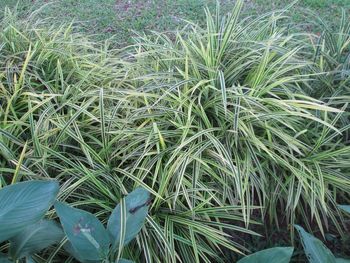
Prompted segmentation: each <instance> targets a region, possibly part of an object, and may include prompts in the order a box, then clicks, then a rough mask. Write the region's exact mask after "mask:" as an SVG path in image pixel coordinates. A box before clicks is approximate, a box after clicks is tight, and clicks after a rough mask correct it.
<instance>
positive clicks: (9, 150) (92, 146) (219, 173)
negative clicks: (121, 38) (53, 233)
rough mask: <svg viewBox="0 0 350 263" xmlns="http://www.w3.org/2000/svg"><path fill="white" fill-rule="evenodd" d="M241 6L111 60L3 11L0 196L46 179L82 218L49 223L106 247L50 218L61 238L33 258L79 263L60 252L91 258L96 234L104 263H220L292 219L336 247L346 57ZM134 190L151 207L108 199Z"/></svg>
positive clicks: (344, 162) (344, 147) (77, 38)
mask: <svg viewBox="0 0 350 263" xmlns="http://www.w3.org/2000/svg"><path fill="white" fill-rule="evenodd" d="M241 9H242V3H241V2H238V3H237V5H236V6H235V8H234V9H233V10H232V13H231V14H230V15H227V16H223V15H220V14H219V10H218V11H217V13H216V14H215V15H213V14H211V13H210V12H209V11H208V10H207V11H206V13H205V14H206V25H204V26H198V25H194V24H192V23H190V22H189V23H186V26H185V27H184V28H183V29H181V30H179V32H177V33H170V34H160V33H156V34H154V35H150V36H147V37H140V38H138V39H137V43H135V45H132V46H129V47H127V48H125V49H123V50H114V49H111V48H110V46H108V43H107V44H100V43H94V42H92V41H89V40H87V39H86V38H84V37H83V36H82V35H80V34H78V33H75V31H74V30H73V28H72V27H71V26H68V27H66V26H60V27H58V28H57V27H50V26H48V24H47V23H46V22H45V21H42V20H37V19H36V18H35V15H31V16H30V17H28V20H26V21H25V22H23V21H21V20H20V19H17V17H16V16H14V15H13V14H12V13H11V12H10V11H9V10H7V11H6V15H5V17H4V19H3V21H2V23H1V26H0V27H1V33H0V42H1V43H2V45H1V48H0V105H1V106H0V149H1V151H0V156H1V157H0V184H1V185H7V184H9V183H10V181H11V179H12V178H13V180H12V181H13V182H17V181H20V180H22V179H23V180H33V179H35V178H37V179H38V178H45V179H48V178H56V179H57V180H58V181H60V183H61V185H62V187H61V188H62V190H61V192H60V195H59V200H61V201H65V202H67V203H68V204H70V205H71V206H72V207H79V208H80V207H81V208H83V209H84V211H86V212H82V211H81V210H76V209H75V208H68V207H65V206H64V207H63V210H65V209H66V210H69V211H73V212H71V213H63V214H64V217H68V216H69V215H70V214H72V215H73V214H75V213H77V211H78V212H79V213H78V214H80V213H83V218H85V217H88V218H90V219H91V220H92V221H91V222H93V224H96V225H97V228H98V229H99V230H101V231H102V232H103V234H104V235H106V237H101V238H97V237H95V236H93V235H91V236H89V235H87V236H84V239H82V240H80V239H79V240H78V241H74V240H75V239H78V236H79V237H81V235H80V234H82V233H81V232H79V235H77V236H73V237H72V233H71V232H72V231H73V230H72V229H73V228H72V225H73V226H75V225H77V223H79V219H80V218H79V216H77V217H76V219H75V220H74V222H73V221H69V220H65V219H62V218H61V219H62V223H63V225H66V226H65V232H66V233H67V236H68V239H69V241H67V242H66V244H65V245H63V244H62V243H61V244H60V246H58V247H57V248H54V249H52V248H50V249H47V250H45V252H42V254H40V256H38V258H39V259H40V260H39V261H45V260H47V261H48V262H55V261H57V262H63V261H64V260H65V259H66V257H67V256H68V255H67V254H69V253H64V252H62V250H61V249H60V248H61V247H63V246H64V247H65V249H66V250H68V251H69V252H70V253H71V254H72V255H73V256H74V257H76V258H78V259H81V261H86V260H84V258H81V254H79V251H77V248H76V247H77V245H76V244H75V242H83V241H84V242H85V241H86V242H87V241H88V242H89V243H90V245H88V246H89V247H91V249H90V250H89V252H91V253H92V254H93V255H94V256H93V257H91V258H94V259H97V260H100V259H101V258H102V257H100V255H99V253H98V249H96V248H97V247H98V246H100V244H99V243H100V241H101V242H102V245H103V246H105V247H107V243H108V242H105V240H107V239H108V237H107V236H108V234H106V232H107V230H105V229H104V227H103V225H102V224H106V223H107V222H108V223H107V227H108V230H109V231H110V232H111V233H109V237H113V239H112V240H110V241H111V243H113V247H114V248H115V249H114V251H108V253H107V254H108V257H109V259H110V260H112V262H113V261H116V260H118V259H119V258H120V257H125V258H130V259H132V260H134V261H136V262H138V261H145V262H166V263H168V262H179V261H182V262H196V263H198V262H218V263H222V262H229V261H233V262H234V261H235V260H237V258H238V255H240V254H242V253H246V252H248V249H247V247H248V245H247V242H248V241H247V240H249V239H250V238H251V236H254V235H255V236H256V235H259V233H256V232H254V231H253V230H255V231H259V232H260V229H262V230H261V232H260V233H264V235H268V234H269V233H268V232H269V229H272V230H273V231H274V230H275V229H277V228H283V230H284V231H285V232H287V231H288V229H287V227H286V226H287V225H288V224H294V223H298V222H305V224H306V225H312V226H314V227H315V228H317V229H318V230H320V231H321V234H325V231H326V229H332V230H333V229H335V231H336V232H338V233H340V234H342V232H343V229H344V228H343V225H344V221H343V214H342V213H341V212H340V210H339V208H338V205H337V201H338V200H339V201H342V202H343V203H347V199H348V195H347V193H349V190H350V178H349V176H348V174H349V171H350V169H349V164H350V162H349V158H350V148H349V145H348V138H349V137H348V129H349V127H350V125H349V122H348V112H347V110H348V109H347V105H346V101H347V95H346V94H347V93H344V94H345V95H344V96H343V95H342V94H343V93H342V92H347V91H348V78H347V75H346V74H347V64H346V63H345V62H344V60H343V58H344V54H346V50H347V49H344V50H341V49H338V51H337V50H336V51H335V53H332V52H331V50H332V49H334V47H336V46H337V45H334V44H328V43H326V41H329V42H330V43H331V42H334V39H336V38H333V37H335V36H334V35H332V36H333V37H332V38H331V37H327V38H323V35H321V36H320V37H319V38H318V37H317V36H312V37H309V36H307V37H305V35H300V34H293V33H291V31H290V30H289V29H288V28H285V27H283V26H281V25H282V24H283V23H282V20H283V19H284V16H285V12H284V10H282V11H281V12H275V13H274V14H273V15H272V14H267V15H263V16H261V17H259V18H256V19H242V17H241V16H240V12H241ZM344 21H345V20H344ZM344 23H345V22H344ZM342 28H344V30H343V29H342V30H343V31H342V32H344V34H345V35H346V34H347V33H346V32H347V31H346V30H345V29H346V28H347V26H343V27H342ZM310 38H311V39H312V41H314V42H312V43H311V44H310ZM347 39H348V38H347V36H344V37H343V38H341V39H340V38H338V40H336V41H339V43H340V46H343V45H345V44H347V43H348V40H347ZM345 46H346V45H345ZM321 51H322V52H321ZM339 51H342V52H339ZM340 53H341V55H340V56H339V60H337V59H338V55H337V54H340ZM326 59H327V62H325V60H326ZM345 61H346V60H345ZM338 69H341V71H342V73H340V71H338ZM339 87H341V88H339ZM318 88H319V89H320V90H319V91H317V89H318ZM338 88H339V89H338ZM337 91H338V92H339V94H338V93H337ZM333 95H334V96H335V97H334V96H333ZM338 95H339V96H338ZM136 186H141V187H142V188H143V189H145V190H147V191H148V192H149V193H151V194H152V195H153V196H154V201H153V202H152V206H150V207H148V205H147V206H144V205H145V204H146V203H148V197H149V194H148V193H146V191H145V190H137V191H141V192H140V195H136V197H137V198H136V199H135V200H132V201H129V200H130V197H129V196H128V197H126V198H125V199H123V195H124V194H127V193H128V192H131V190H132V189H135V187H136ZM130 195H131V196H133V195H134V194H130ZM119 200H122V201H121V204H120V205H119V206H117V207H115V204H116V203H117V202H118V201H119ZM0 203H1V199H0ZM61 208H62V207H61ZM64 208H65V209H64ZM148 210H149V215H147V212H148ZM112 211H113V212H112ZM130 211H131V212H130ZM61 212H62V211H61ZM111 212H112V215H111V218H109V215H110V213H111ZM133 212H134V213H133ZM58 214H59V216H60V217H61V216H62V214H61V215H60V213H59V211H58ZM49 215H50V218H51V217H53V216H54V214H52V212H50V214H49ZM132 215H137V218H138V219H137V220H135V221H129V218H131V217H132ZM146 215H147V218H146V220H145V219H144V217H145V216H146ZM92 218H93V219H92ZM97 218H98V220H99V222H101V223H98V221H97ZM144 220H145V221H144ZM143 222H145V227H143V228H142V229H141V230H140V228H141V226H142V224H143ZM257 223H262V226H261V227H259V226H256V225H257ZM77 226H78V227H79V229H81V228H80V226H79V224H78V225H77ZM0 228H1V226H0ZM102 228H103V230H102ZM119 228H120V229H121V230H122V231H120V230H118V229H119ZM139 230H140V232H139V234H138V236H137V239H136V240H133V241H131V242H130V243H129V241H130V240H131V239H132V238H133V237H134V236H135V235H136V234H137V233H138V231H139ZM68 233H70V234H68ZM291 236H293V230H292V231H291ZM288 238H289V237H287V239H288ZM94 240H95V241H96V243H97V246H94V245H92V246H91V244H95V245H96V243H95V242H94ZM84 244H85V243H84ZM126 244H127V245H126ZM124 245H126V246H125V247H124ZM0 250H1V251H6V250H7V247H6V246H2V247H0ZM107 250H108V249H107V248H106V249H105V251H107ZM116 250H117V251H116ZM95 252H96V253H98V256H96V255H97V254H96V253H95ZM103 254H106V253H103ZM103 256H105V255H103ZM33 260H37V257H33ZM70 260H71V259H67V261H68V262H69V261H70Z"/></svg>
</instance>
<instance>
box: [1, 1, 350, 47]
mask: <svg viewBox="0 0 350 263" xmlns="http://www.w3.org/2000/svg"><path fill="white" fill-rule="evenodd" d="M234 2H235V1H232V0H220V3H221V5H222V9H223V11H224V12H229V11H230V10H231V8H232V7H233V5H234ZM289 2H290V1H287V0H276V1H265V0H245V6H244V9H245V10H244V13H245V14H248V15H258V14H261V13H265V12H269V11H272V10H276V9H281V8H285V7H286V6H287V5H288V4H289ZM16 3H17V0H2V5H1V6H0V8H1V9H4V7H5V6H6V5H8V6H9V7H14V6H15V5H16ZM215 5H216V1H215V0H175V1H174V0H150V1H144V0H131V1H130V0H103V1H100V0H58V1H52V0H34V1H33V0H21V1H19V2H18V11H19V12H20V13H21V14H26V13H27V12H30V11H31V10H35V9H38V8H40V7H43V6H44V7H43V8H42V11H41V12H40V14H41V16H42V17H48V18H50V19H52V22H53V23H55V22H58V23H61V22H71V21H75V23H76V24H77V28H78V30H81V31H83V32H87V33H89V34H95V36H96V39H99V40H104V39H107V38H110V37H112V36H114V38H115V39H114V40H113V41H114V42H115V43H118V45H119V46H122V45H124V44H126V43H130V42H131V38H132V36H133V35H134V32H133V31H137V32H141V31H147V30H155V31H168V30H174V29H176V28H177V27H179V26H181V25H183V24H184V21H183V20H190V21H193V22H195V23H199V24H201V23H204V21H205V19H204V11H203V8H204V7H205V6H208V7H209V9H211V10H214V9H215ZM342 8H344V9H345V11H347V12H349V11H350V0H300V1H299V2H297V3H296V4H295V5H294V6H293V7H292V8H291V9H290V13H289V14H288V15H290V16H291V19H292V21H290V22H292V23H294V24H296V25H300V26H302V27H303V29H304V30H306V31H314V32H315V31H316V32H317V31H318V29H317V28H313V27H312V25H310V22H309V21H310V20H312V19H311V18H310V16H311V14H310V13H308V11H312V12H314V13H316V14H317V15H319V16H320V17H321V18H323V19H325V20H326V21H328V22H330V23H334V24H338V23H339V21H340V16H341V9H342Z"/></svg>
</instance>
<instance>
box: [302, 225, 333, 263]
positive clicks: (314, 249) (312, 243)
mask: <svg viewBox="0 0 350 263" xmlns="http://www.w3.org/2000/svg"><path fill="white" fill-rule="evenodd" d="M295 228H296V230H297V231H298V233H299V236H300V238H301V241H302V244H303V247H304V250H305V254H306V257H307V258H308V260H309V262H310V263H324V262H327V263H336V259H335V257H334V255H333V254H332V252H331V251H330V250H329V249H328V248H327V247H326V246H325V245H324V244H323V243H322V242H321V240H319V239H317V238H316V237H314V236H313V235H310V234H309V233H307V232H306V231H305V230H304V228H302V227H301V226H298V225H295Z"/></svg>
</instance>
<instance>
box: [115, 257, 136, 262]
mask: <svg viewBox="0 0 350 263" xmlns="http://www.w3.org/2000/svg"><path fill="white" fill-rule="evenodd" d="M118 263H134V261H132V260H129V259H124V258H121V259H119V260H118Z"/></svg>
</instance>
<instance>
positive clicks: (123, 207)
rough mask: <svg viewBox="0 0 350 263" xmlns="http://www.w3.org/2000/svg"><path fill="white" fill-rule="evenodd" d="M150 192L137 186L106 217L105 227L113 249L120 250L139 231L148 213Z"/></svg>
mask: <svg viewBox="0 0 350 263" xmlns="http://www.w3.org/2000/svg"><path fill="white" fill-rule="evenodd" d="M149 200H150V193H149V192H148V191H147V190H145V189H143V188H137V189H135V190H134V191H133V192H131V193H130V194H128V195H127V196H126V197H125V199H123V200H122V201H121V202H120V204H118V205H117V207H116V208H115V209H114V210H113V212H112V214H111V216H110V218H109V219H108V225H107V229H108V231H109V233H111V235H112V237H113V239H112V240H113V242H112V245H113V247H114V249H116V248H118V250H120V249H121V248H122V247H124V246H125V245H127V244H128V243H129V242H130V241H131V240H132V239H134V238H135V236H136V235H137V233H138V232H140V230H141V228H142V226H143V224H144V221H145V219H146V216H147V214H148V207H149V206H148V204H149Z"/></svg>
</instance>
